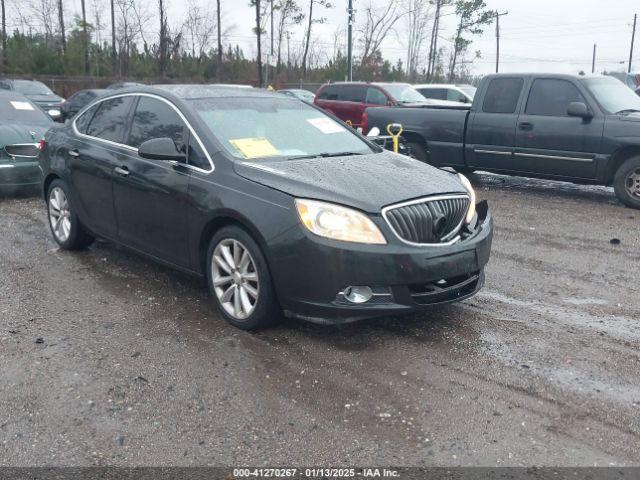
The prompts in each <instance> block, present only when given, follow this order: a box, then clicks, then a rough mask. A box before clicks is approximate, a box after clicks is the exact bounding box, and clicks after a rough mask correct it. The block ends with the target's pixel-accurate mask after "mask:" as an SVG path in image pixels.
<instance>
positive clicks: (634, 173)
mask: <svg viewBox="0 0 640 480" xmlns="http://www.w3.org/2000/svg"><path fill="white" fill-rule="evenodd" d="M613 188H614V190H615V192H616V197H618V199H619V200H620V201H621V202H622V203H624V204H625V205H627V206H628V207H631V208H638V209H640V157H633V158H630V159H629V160H627V161H626V162H624V163H623V164H622V165H621V166H620V168H618V171H617V172H616V175H615V177H613Z"/></svg>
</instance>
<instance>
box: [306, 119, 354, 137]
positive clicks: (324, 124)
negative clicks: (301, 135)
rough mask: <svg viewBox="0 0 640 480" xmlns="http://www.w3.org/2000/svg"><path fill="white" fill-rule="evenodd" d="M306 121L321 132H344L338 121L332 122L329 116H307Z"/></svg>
mask: <svg viewBox="0 0 640 480" xmlns="http://www.w3.org/2000/svg"><path fill="white" fill-rule="evenodd" d="M307 122H309V123H310V124H311V125H313V126H314V127H316V128H317V129H318V130H320V131H321V132H322V133H326V134H329V133H340V132H344V130H345V129H344V127H343V126H342V125H340V124H339V123H338V122H334V121H333V120H331V119H330V118H329V117H319V118H308V119H307Z"/></svg>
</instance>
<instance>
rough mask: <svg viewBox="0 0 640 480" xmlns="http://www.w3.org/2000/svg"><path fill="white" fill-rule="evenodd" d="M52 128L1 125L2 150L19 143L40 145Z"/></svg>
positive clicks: (0, 141)
mask: <svg viewBox="0 0 640 480" xmlns="http://www.w3.org/2000/svg"><path fill="white" fill-rule="evenodd" d="M49 128H50V126H45V125H23V124H20V125H0V148H4V147H6V146H7V145H15V144H17V143H38V142H39V141H40V139H41V138H42V137H44V134H45V132H46V131H47V130H49Z"/></svg>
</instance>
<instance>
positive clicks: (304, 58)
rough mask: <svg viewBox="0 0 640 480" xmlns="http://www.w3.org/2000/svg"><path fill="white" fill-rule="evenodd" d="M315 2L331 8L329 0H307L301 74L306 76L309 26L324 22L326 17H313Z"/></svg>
mask: <svg viewBox="0 0 640 480" xmlns="http://www.w3.org/2000/svg"><path fill="white" fill-rule="evenodd" d="M314 4H317V5H318V6H319V7H323V8H331V7H332V6H333V5H331V3H330V2H329V0H309V16H308V23H307V30H306V32H305V39H304V53H303V54H302V76H306V74H307V57H308V56H309V42H310V41H311V27H312V26H313V24H314V23H324V22H325V21H326V18H324V17H318V18H314V17H313V6H314Z"/></svg>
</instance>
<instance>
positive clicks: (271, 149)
mask: <svg viewBox="0 0 640 480" xmlns="http://www.w3.org/2000/svg"><path fill="white" fill-rule="evenodd" d="M190 104H191V107H192V108H193V109H194V111H195V112H196V114H197V115H198V116H199V117H200V118H201V119H202V121H203V122H204V124H205V125H206V126H207V128H208V129H209V131H210V133H211V134H212V135H213V137H214V138H215V139H216V140H217V141H218V142H219V143H220V144H221V145H222V147H223V148H224V149H225V150H226V151H227V152H229V153H230V154H231V155H232V156H234V157H236V158H238V159H249V160H256V159H261V158H265V157H291V158H294V157H300V156H317V155H332V154H333V155H335V154H338V153H341V152H352V153H356V154H358V153H361V154H365V153H372V152H374V151H377V150H374V149H373V148H371V147H370V146H369V145H368V144H367V143H366V142H365V141H364V140H362V139H361V138H360V137H359V136H358V135H357V134H356V133H355V132H353V131H352V130H351V129H349V128H347V127H345V126H344V125H342V124H341V123H339V122H336V121H335V120H333V119H332V118H330V117H329V116H327V115H325V114H324V113H323V112H321V111H319V110H317V109H315V108H313V107H312V106H310V105H308V104H306V103H304V102H300V101H298V100H293V99H288V98H285V97H282V98H272V97H251V98H249V97H244V98H207V99H197V100H191V101H190Z"/></svg>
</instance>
